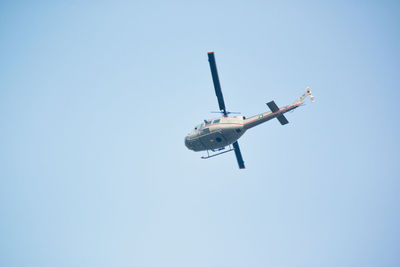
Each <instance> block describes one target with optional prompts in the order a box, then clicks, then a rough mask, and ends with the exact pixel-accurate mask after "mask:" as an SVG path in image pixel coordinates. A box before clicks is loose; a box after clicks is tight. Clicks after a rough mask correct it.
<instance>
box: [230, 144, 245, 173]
mask: <svg viewBox="0 0 400 267" xmlns="http://www.w3.org/2000/svg"><path fill="white" fill-rule="evenodd" d="M233 147H234V148H235V155H236V159H237V162H238V165H239V169H244V168H245V167H244V161H243V158H242V153H240V148H239V143H238V142H237V141H236V142H234V143H233Z"/></svg>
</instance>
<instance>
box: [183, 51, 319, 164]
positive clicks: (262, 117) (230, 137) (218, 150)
mask: <svg viewBox="0 0 400 267" xmlns="http://www.w3.org/2000/svg"><path fill="white" fill-rule="evenodd" d="M208 61H209V63H210V69H211V76H212V80H213V84H214V88H215V94H216V96H217V99H218V105H219V109H220V111H218V113H221V114H223V117H217V118H213V119H209V120H204V122H203V123H201V124H199V125H197V126H195V127H194V129H193V131H192V132H191V133H189V134H188V135H187V136H186V137H185V145H186V147H187V148H188V149H190V150H193V151H196V152H198V151H205V150H206V151H207V156H202V157H201V158H202V159H209V158H211V157H215V156H218V155H221V154H224V153H227V152H230V151H234V152H235V156H236V159H237V163H238V165H239V169H244V168H245V165H244V161H243V157H242V153H241V152H240V147H239V143H238V141H237V140H238V139H239V138H240V137H241V136H242V135H243V134H244V133H245V132H246V131H247V130H248V129H250V128H253V127H255V126H257V125H260V124H261V123H264V122H266V121H269V120H272V119H274V118H276V119H277V120H278V121H279V123H280V124H281V125H285V124H288V123H289V121H288V120H287V119H286V117H285V116H284V115H283V114H284V113H286V112H289V111H292V110H294V109H296V108H298V107H300V106H302V105H304V102H303V101H304V99H305V98H306V97H307V96H310V99H311V102H314V97H313V96H312V94H311V89H310V87H307V91H306V92H305V93H304V94H303V95H302V96H301V97H300V98H298V99H297V100H296V101H295V102H294V103H293V104H291V105H288V106H284V107H281V108H279V107H278V106H277V105H276V104H275V102H274V101H270V102H268V103H266V104H267V106H268V108H269V109H270V110H271V111H267V112H264V113H260V114H257V115H255V116H252V117H249V118H246V117H245V116H233V117H229V116H228V115H229V114H232V113H234V112H229V111H227V110H226V107H225V101H224V97H223V95H222V90H221V85H220V82H219V77H218V72H217V64H216V62H215V55H214V52H208ZM232 146H233V148H232ZM210 151H211V152H213V153H214V154H211V155H210Z"/></svg>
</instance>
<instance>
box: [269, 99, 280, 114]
mask: <svg viewBox="0 0 400 267" xmlns="http://www.w3.org/2000/svg"><path fill="white" fill-rule="evenodd" d="M267 106H268V107H269V109H270V110H271V111H272V112H277V111H278V110H279V108H278V106H277V105H276V104H275V101H273V100H272V101H271V102H268V103H267Z"/></svg>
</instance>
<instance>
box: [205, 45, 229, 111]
mask: <svg viewBox="0 0 400 267" xmlns="http://www.w3.org/2000/svg"><path fill="white" fill-rule="evenodd" d="M208 61H209V62H210V69H211V75H212V79H213V83H214V88H215V94H216V95H217V98H218V104H219V110H221V111H222V112H223V113H224V116H225V117H226V116H228V114H227V113H226V108H225V102H224V96H223V95H222V91H221V85H220V83H219V78H218V72H217V64H216V63H215V56H214V52H208Z"/></svg>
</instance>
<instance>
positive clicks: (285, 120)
mask: <svg viewBox="0 0 400 267" xmlns="http://www.w3.org/2000/svg"><path fill="white" fill-rule="evenodd" d="M276 118H277V119H278V121H279V122H280V123H281V124H282V125H285V124H288V123H289V121H288V120H287V119H286V117H285V116H283V115H279V116H278V117H276Z"/></svg>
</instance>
